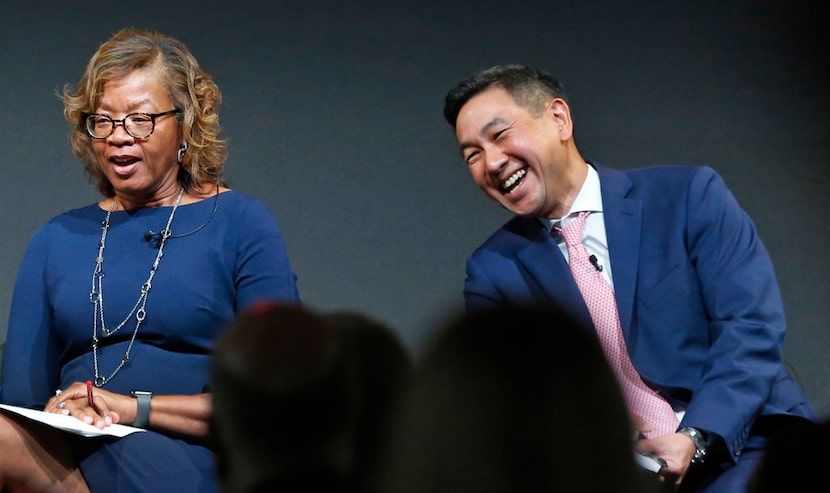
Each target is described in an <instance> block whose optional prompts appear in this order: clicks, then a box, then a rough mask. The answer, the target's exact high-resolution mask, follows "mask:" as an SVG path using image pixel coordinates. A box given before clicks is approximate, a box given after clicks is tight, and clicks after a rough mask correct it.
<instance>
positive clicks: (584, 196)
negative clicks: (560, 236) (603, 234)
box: [539, 164, 602, 230]
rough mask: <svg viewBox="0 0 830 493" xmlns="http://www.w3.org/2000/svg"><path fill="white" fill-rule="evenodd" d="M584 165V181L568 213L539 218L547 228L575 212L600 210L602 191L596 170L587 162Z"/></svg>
mask: <svg viewBox="0 0 830 493" xmlns="http://www.w3.org/2000/svg"><path fill="white" fill-rule="evenodd" d="M585 166H587V167H588V175H587V176H586V177H585V181H584V182H583V183H582V188H580V189H579V194H577V196H576V199H575V200H574V203H573V204H571V209H570V210H569V211H568V213H567V214H565V216H564V217H561V218H554V219H550V218H547V217H540V218H539V220H540V221H542V224H543V225H544V226H545V227H546V228H547V229H548V230H549V229H550V228H552V227H553V225H554V224H556V223H558V222H560V221H562V220H563V219H565V218H570V217H571V216H572V215H574V214H576V213H577V212H582V211H589V212H602V193H601V191H600V186H599V174H597V170H595V169H594V167H593V166H591V165H589V164H586V165H585ZM567 222H568V220H567V219H566V220H565V223H567Z"/></svg>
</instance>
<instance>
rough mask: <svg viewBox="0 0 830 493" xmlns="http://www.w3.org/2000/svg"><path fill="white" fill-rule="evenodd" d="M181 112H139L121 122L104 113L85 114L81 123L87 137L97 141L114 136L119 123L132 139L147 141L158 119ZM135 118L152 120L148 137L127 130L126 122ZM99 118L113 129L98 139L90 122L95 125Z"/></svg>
mask: <svg viewBox="0 0 830 493" xmlns="http://www.w3.org/2000/svg"><path fill="white" fill-rule="evenodd" d="M181 112H182V110H180V109H178V108H174V109H172V110H170V111H163V112H161V113H142V112H137V113H130V114H129V115H126V116H124V118H121V119H120V120H116V119H115V118H112V117H111V116H109V115H105V114H103V113H84V114H83V115H82V116H83V120H82V122H81V123H82V124H83V126H84V129H85V130H86V133H87V135H89V136H90V137H91V138H93V139H97V140H103V139H106V138H108V137H109V136H110V135H112V134H113V132H115V125H116V124H118V123H120V124H121V126H122V127H124V130H125V131H126V132H127V134H129V136H130V137H132V138H134V139H146V138H149V137H150V136H151V135H153V132H154V131H155V130H156V118H158V117H161V116H167V115H174V114H177V113H181ZM135 116H143V117H147V118H149V119H150V132H149V133H148V134H147V135H142V136H138V135H135V134H133V133H132V132H130V129H129V128H127V124H126V121H127V120H129V119H130V118H132V117H135ZM91 118H92V120H90V119H91ZM97 118H105V119H107V120H109V121H110V123H111V124H112V127H111V128H110V132H109V133H108V134H107V135H105V136H103V137H98V136H95V135H93V134H92V129H90V128H89V126H90V122H91V123H92V124H93V125H94V124H95V119H97Z"/></svg>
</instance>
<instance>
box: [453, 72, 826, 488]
mask: <svg viewBox="0 0 830 493" xmlns="http://www.w3.org/2000/svg"><path fill="white" fill-rule="evenodd" d="M444 116H445V118H446V119H447V121H448V122H449V123H450V124H451V125H453V127H454V128H455V131H456V137H457V138H458V142H459V144H460V149H461V154H462V157H463V158H464V160H465V161H466V162H467V164H468V166H469V169H470V172H471V174H472V176H473V180H474V181H475V182H476V184H477V185H478V186H479V187H480V188H481V189H482V190H483V191H484V193H485V194H487V195H488V196H489V197H490V198H491V199H493V200H495V201H496V202H497V203H498V204H500V205H501V206H502V207H505V208H506V209H508V210H510V211H511V212H513V213H514V214H515V215H516V217H514V218H513V219H512V220H510V221H509V222H507V223H506V224H505V225H504V226H503V227H502V228H501V229H499V230H498V231H497V232H496V233H495V234H493V235H492V236H491V237H490V238H489V239H488V240H487V241H486V242H485V243H484V244H483V245H482V246H481V247H479V248H478V249H477V250H476V251H475V252H474V253H473V254H472V255H471V256H470V258H469V259H468V261H467V280H466V283H465V290H464V296H465V300H466V304H467V308H468V310H478V309H485V308H492V307H496V306H500V305H521V304H529V303H540V302H541V303H553V304H557V305H561V306H563V307H564V308H565V309H566V310H567V311H568V312H569V313H571V314H572V315H573V316H574V317H576V318H577V319H579V320H581V321H583V322H584V324H585V325H586V326H592V327H595V328H596V329H597V330H598V331H600V333H601V334H605V333H613V331H612V330H610V329H607V328H605V327H604V326H605V324H606V323H605V321H603V322H595V321H594V320H595V314H596V311H595V300H594V299H592V298H591V297H590V296H588V297H587V298H584V297H583V294H582V290H583V289H585V288H584V287H583V286H584V285H583V284H578V283H581V282H582V281H580V280H579V279H578V278H579V277H580V276H581V274H580V272H582V271H580V270H577V269H576V268H575V267H574V265H573V264H574V263H575V262H583V263H584V264H585V265H590V266H592V267H593V269H589V270H594V271H595V272H592V273H587V271H586V275H587V274H590V275H592V276H594V277H596V278H597V279H600V280H602V281H604V282H601V283H600V284H603V286H604V288H605V289H606V290H607V289H608V286H609V285H610V287H611V288H612V289H613V293H612V295H611V296H610V297H611V299H612V301H611V305H612V307H613V310H614V316H613V317H612V318H613V321H614V323H615V324H616V327H617V329H616V332H617V334H619V333H620V331H621V333H622V340H623V341H624V342H620V343H619V345H618V347H622V349H623V351H622V356H621V357H620V360H624V362H621V363H618V362H617V361H615V359H616V357H614V358H611V357H610V356H609V354H610V353H609V352H608V350H607V351H606V356H607V357H608V358H609V363H611V364H612V366H615V365H619V367H621V368H625V364H626V363H627V364H628V367H629V368H630V367H631V365H632V364H633V369H632V372H633V373H634V380H637V382H638V385H639V386H640V387H643V388H646V389H647V392H650V394H651V395H652V397H653V396H655V395H656V396H657V399H656V400H657V401H659V402H660V404H662V405H663V406H664V407H666V409H668V413H663V415H665V414H669V415H672V414H674V417H670V419H671V420H674V424H670V426H671V428H670V429H669V431H668V432H659V431H658V429H657V426H658V423H657V422H656V421H655V420H652V419H650V418H645V417H644V416H643V415H642V414H643V413H640V411H639V408H638V407H636V406H634V405H633V404H632V403H633V402H634V400H632V401H628V399H627V403H628V404H629V410H630V411H631V412H632V420H633V423H634V426H635V428H636V429H637V430H639V431H640V432H641V436H647V437H648V438H642V439H641V440H639V441H638V443H637V444H636V448H637V450H638V451H641V452H645V453H650V454H652V455H655V456H658V457H659V458H660V459H662V460H663V461H665V463H666V465H665V467H663V469H662V470H661V471H660V475H661V476H662V477H663V478H665V479H666V480H669V481H674V482H676V483H677V484H680V485H681V490H682V491H707V492H718V493H723V492H731V491H736V492H737V491H744V489H745V484H746V482H747V478H748V477H749V476H750V474H751V472H752V470H753V468H754V466H755V464H756V462H757V461H758V459H759V457H760V455H761V453H762V449H763V446H764V443H765V437H766V436H767V435H768V434H769V433H770V432H771V430H773V429H774V428H776V427H777V426H779V425H780V424H781V423H782V422H783V421H787V420H791V419H802V418H807V419H813V418H814V417H815V416H814V414H813V411H812V410H811V409H810V406H809V404H808V403H807V401H806V398H805V396H804V395H803V393H802V392H801V390H800V389H799V388H798V386H797V384H796V383H795V382H794V381H793V380H792V378H791V377H790V376H789V375H788V373H787V371H786V370H785V368H784V367H783V364H782V342H783V337H784V331H785V322H784V313H783V307H782V302H781V298H780V293H779V290H778V286H777V282H776V279H775V273H774V271H773V267H772V263H771V261H770V259H769V256H768V254H767V252H766V250H765V248H764V246H763V245H762V243H761V241H760V239H759V238H758V235H757V232H756V230H755V227H754V225H753V223H752V221H751V220H750V219H749V217H748V216H747V215H746V214H745V212H744V211H743V210H742V209H741V208H740V207H739V205H738V204H737V202H736V200H735V198H734V196H733V195H732V194H731V192H730V191H729V190H728V188H727V187H726V185H725V184H724V182H723V181H722V179H721V178H720V177H719V176H718V175H717V174H716V173H715V172H714V171H713V170H711V169H709V168H696V167H679V166H676V167H660V168H652V169H640V170H631V171H616V170H612V169H609V168H605V167H603V166H600V165H598V164H596V163H591V162H586V161H585V160H584V159H583V158H582V156H581V155H580V153H579V151H578V149H577V147H576V144H575V142H574V139H573V131H574V124H573V120H572V118H571V112H570V108H569V106H568V103H567V100H566V97H565V96H564V93H563V90H562V87H561V85H560V83H559V82H558V81H557V80H556V79H555V78H553V77H551V76H550V75H548V74H546V73H544V72H541V71H539V70H536V69H533V68H529V67H524V66H497V67H493V68H491V69H487V70H484V71H481V72H479V73H477V74H475V75H473V76H472V77H470V78H468V79H465V80H463V81H462V82H460V83H459V85H458V86H457V87H456V88H454V89H453V90H451V91H450V92H449V93H448V94H447V97H446V102H445V107H444ZM583 221H584V226H583V225H582V222H583ZM572 222H573V223H574V224H577V223H579V227H580V228H581V232H580V233H579V235H581V236H579V238H581V241H576V242H575V243H574V242H570V241H569V242H567V243H569V244H566V241H565V236H566V232H567V231H568V230H569V226H568V225H569V224H570V223H572ZM582 228H584V229H582ZM571 229H573V228H571ZM571 248H573V249H574V250H571ZM580 249H581V250H580ZM574 252H583V253H574ZM582 255H584V257H585V258H581V256H582ZM572 257H573V258H572ZM589 261H590V264H588V262H589ZM569 263H571V264H572V265H571V266H569ZM572 268H574V270H573V272H574V273H576V278H575V276H574V274H572V270H571V269H572ZM585 299H591V301H590V302H588V303H586V301H585ZM614 301H615V303H614ZM614 305H615V306H614ZM604 308H608V307H607V306H606V307H604ZM617 314H618V315H617ZM597 320H598V319H597ZM603 320H605V319H603ZM601 325H602V327H600V326H601ZM600 329H601V330H600ZM606 330H609V332H605V331H606ZM604 337H605V336H604V335H600V340H601V341H603V338H604ZM603 344H605V342H604V341H603ZM611 346H613V345H609V347H611ZM565 350H567V348H565ZM629 362H630V363H629ZM634 370H636V371H634ZM624 373H625V371H624V370H620V374H618V378H623V377H622V376H621V375H623V374H624ZM620 382H621V385H622V386H623V390H624V393H625V392H626V388H627V384H623V381H622V380H620ZM631 385H634V384H631ZM667 404H668V406H667ZM574 405H578V403H574ZM655 405H656V404H655ZM669 406H670V407H669ZM586 412H590V409H588V410H586ZM563 426H567V425H566V424H563ZM693 462H694V466H692V463H693Z"/></svg>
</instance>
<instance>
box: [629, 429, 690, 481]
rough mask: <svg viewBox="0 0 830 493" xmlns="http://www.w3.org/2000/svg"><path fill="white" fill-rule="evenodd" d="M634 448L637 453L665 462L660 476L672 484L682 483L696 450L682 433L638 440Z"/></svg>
mask: <svg viewBox="0 0 830 493" xmlns="http://www.w3.org/2000/svg"><path fill="white" fill-rule="evenodd" d="M635 448H636V450H637V451H638V452H648V453H652V454H654V455H655V456H657V457H660V458H661V459H663V460H664V461H666V467H664V468H663V469H662V470H661V471H660V476H662V477H663V478H665V480H666V481H671V482H673V483H674V484H680V482H681V481H683V477H684V476H685V475H686V471H687V470H688V469H689V465H690V464H691V462H692V457H694V455H695V450H697V449H696V448H695V443H694V442H693V441H692V439H691V438H689V437H688V436H686V435H684V434H683V433H672V434H671V435H663V436H660V437H657V438H651V439H643V440H638V441H637V445H636V447H635Z"/></svg>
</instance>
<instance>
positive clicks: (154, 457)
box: [0, 30, 299, 493]
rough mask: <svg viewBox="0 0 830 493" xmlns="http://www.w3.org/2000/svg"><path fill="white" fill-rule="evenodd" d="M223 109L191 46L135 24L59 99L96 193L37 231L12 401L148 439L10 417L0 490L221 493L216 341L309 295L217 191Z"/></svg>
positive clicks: (16, 333)
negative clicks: (99, 435) (248, 311)
mask: <svg viewBox="0 0 830 493" xmlns="http://www.w3.org/2000/svg"><path fill="white" fill-rule="evenodd" d="M220 102H221V94H220V92H219V89H218V88H217V86H216V84H214V82H213V81H212V80H211V77H210V76H209V75H208V74H206V73H205V72H204V71H202V70H201V69H200V68H199V65H198V62H197V61H196V60H195V58H194V57H193V56H192V55H191V54H190V52H189V51H188V50H187V48H186V47H185V46H184V45H183V44H182V43H181V42H179V41H177V40H175V39H171V38H169V37H166V36H162V35H159V34H156V33H151V32H144V31H137V30H124V31H121V32H119V33H117V34H116V35H115V36H113V37H112V38H111V39H110V40H109V41H107V42H106V43H104V44H103V45H101V47H100V48H99V49H98V51H97V52H96V53H95V55H93V57H92V59H91V60H90V62H89V64H88V66H87V68H86V71H85V72H84V74H83V76H82V78H81V80H80V82H79V83H78V85H77V87H76V88H75V89H74V91H73V90H72V89H71V88H68V87H67V88H66V89H65V90H64V104H65V111H64V113H65V116H66V118H67V120H69V121H70V122H71V123H73V124H75V125H76V128H75V130H74V132H73V133H72V138H71V140H72V148H73V151H74V152H75V154H76V156H77V157H78V158H79V160H80V161H81V162H82V163H83V164H84V167H85V169H86V172H87V174H88V175H89V177H90V179H91V180H92V181H94V182H96V183H97V185H98V189H99V190H100V191H101V193H102V194H103V196H104V198H103V199H102V200H101V201H100V202H98V203H97V204H94V205H91V206H88V207H84V208H81V209H76V210H72V211H69V212H66V213H64V214H62V215H59V216H57V217H56V218H54V219H53V220H52V221H50V222H49V223H47V224H46V225H44V226H43V227H42V228H40V229H39V230H38V231H37V232H36V233H35V235H34V236H33V238H32V240H31V242H30V244H29V246H28V249H27V251H26V253H25V256H24V259H23V263H22V266H21V268H20V272H19V274H18V278H17V283H16V285H15V292H14V298H13V301H12V309H11V316H10V320H9V331H8V339H7V345H6V353H5V355H6V356H5V361H4V371H3V375H4V380H3V386H2V402H4V403H8V404H14V405H19V406H29V407H34V406H40V407H42V408H43V409H44V410H45V411H47V412H55V413H62V414H69V415H72V416H75V417H77V418H78V419H81V420H84V421H86V422H87V423H90V424H94V425H95V426H97V427H99V428H103V427H105V426H108V425H109V424H111V423H121V424H131V425H134V426H139V427H144V428H147V430H148V431H147V432H145V433H134V434H132V435H129V436H127V437H124V438H122V439H82V438H78V437H76V436H74V435H67V434H64V433H61V432H57V431H55V430H54V429H52V428H49V427H46V426H43V425H39V424H32V423H28V422H23V421H21V420H20V419H19V418H12V417H10V416H8V415H6V414H3V415H0V483H2V484H1V485H0V486H5V487H6V488H8V489H9V490H10V491H16V490H19V491H46V490H49V491H87V490H91V491H119V492H123V491H156V492H160V491H176V492H177V493H181V492H186V491H199V492H204V491H216V490H217V486H216V483H215V480H214V467H213V462H214V458H213V453H212V452H211V450H210V449H209V448H208V447H206V446H205V445H204V444H205V443H206V441H205V440H204V439H205V437H206V436H207V431H208V419H209V416H210V413H211V404H210V395H209V394H207V393H206V389H207V385H208V379H209V372H208V358H209V352H210V351H211V349H212V346H213V343H214V340H215V339H216V337H217V335H218V333H219V331H220V330H221V328H222V327H224V326H225V325H227V323H229V322H230V321H231V320H232V319H233V318H234V315H235V314H236V313H237V312H239V311H240V310H244V309H245V308H246V307H248V306H251V305H252V304H253V303H254V302H256V301H258V300H262V299H270V300H279V301H283V302H288V303H299V296H298V293H297V288H296V276H295V275H294V273H293V271H292V269H291V267H290V265H289V262H288V258H287V254H286V251H285V245H284V242H283V238H282V234H281V233H280V230H279V228H278V226H277V223H276V221H275V220H274V218H273V217H272V216H271V215H270V213H269V212H268V210H267V208H266V207H265V206H264V205H263V204H262V203H261V202H259V201H257V200H255V199H252V198H249V197H247V196H245V195H243V194H241V193H239V192H235V191H231V190H229V189H228V188H226V187H224V186H222V184H221V175H222V173H221V172H222V166H223V163H224V160H225V144H224V142H223V141H222V140H221V139H220V136H219V119H218V115H217V107H218V105H219V104H220ZM86 381H91V382H93V384H94V386H93V395H94V397H93V401H92V404H93V405H92V406H90V405H89V403H88V401H87V393H86V386H85V382H86ZM133 391H139V394H138V395H137V396H135V397H134V396H133V394H132V392H133ZM150 392H151V393H152V396H149V395H147V393H150Z"/></svg>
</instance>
